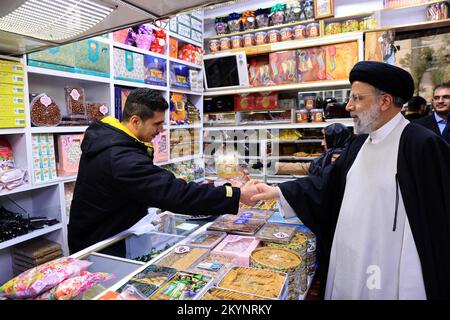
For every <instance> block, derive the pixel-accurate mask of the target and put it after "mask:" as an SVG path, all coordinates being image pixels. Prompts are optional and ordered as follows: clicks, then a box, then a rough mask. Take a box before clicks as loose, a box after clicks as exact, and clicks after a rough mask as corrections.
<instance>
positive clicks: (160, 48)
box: [150, 30, 166, 54]
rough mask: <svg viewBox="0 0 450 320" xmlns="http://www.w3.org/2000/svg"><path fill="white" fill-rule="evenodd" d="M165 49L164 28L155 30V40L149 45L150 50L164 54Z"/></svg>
mask: <svg viewBox="0 0 450 320" xmlns="http://www.w3.org/2000/svg"><path fill="white" fill-rule="evenodd" d="M165 50H166V33H165V32H164V30H159V31H155V41H153V42H152V44H151V46H150V51H152V52H156V53H160V54H164V51H165Z"/></svg>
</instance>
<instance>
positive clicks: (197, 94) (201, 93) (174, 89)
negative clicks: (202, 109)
mask: <svg viewBox="0 0 450 320" xmlns="http://www.w3.org/2000/svg"><path fill="white" fill-rule="evenodd" d="M169 91H170V92H177V93H184V94H190V95H194V96H202V95H203V94H204V92H199V91H190V90H187V89H182V88H174V87H170V89H169Z"/></svg>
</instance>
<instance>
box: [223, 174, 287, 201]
mask: <svg viewBox="0 0 450 320" xmlns="http://www.w3.org/2000/svg"><path fill="white" fill-rule="evenodd" d="M231 185H232V186H233V187H237V188H240V189H241V198H240V201H241V202H242V203H243V204H245V205H248V206H254V205H256V203H257V202H258V201H260V200H270V199H278V198H279V197H280V193H279V189H278V188H277V187H271V186H269V185H267V184H265V183H264V182H262V181H259V180H249V181H247V182H246V183H245V184H244V183H242V182H239V181H236V180H232V181H231Z"/></svg>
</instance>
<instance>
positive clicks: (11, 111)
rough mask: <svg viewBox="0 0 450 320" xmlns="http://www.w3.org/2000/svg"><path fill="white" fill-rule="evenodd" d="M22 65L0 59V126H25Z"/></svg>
mask: <svg viewBox="0 0 450 320" xmlns="http://www.w3.org/2000/svg"><path fill="white" fill-rule="evenodd" d="M23 83H24V67H23V63H21V62H18V61H9V60H0V128H18V127H25V99H24V87H23Z"/></svg>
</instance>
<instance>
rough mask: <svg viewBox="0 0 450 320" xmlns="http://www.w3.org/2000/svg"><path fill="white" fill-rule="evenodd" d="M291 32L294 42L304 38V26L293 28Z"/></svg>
mask: <svg viewBox="0 0 450 320" xmlns="http://www.w3.org/2000/svg"><path fill="white" fill-rule="evenodd" d="M293 30H294V39H295V40H299V39H304V38H306V27H305V26H304V25H298V26H295V27H294V28H293Z"/></svg>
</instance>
